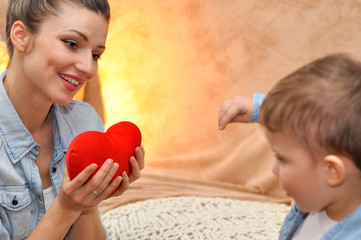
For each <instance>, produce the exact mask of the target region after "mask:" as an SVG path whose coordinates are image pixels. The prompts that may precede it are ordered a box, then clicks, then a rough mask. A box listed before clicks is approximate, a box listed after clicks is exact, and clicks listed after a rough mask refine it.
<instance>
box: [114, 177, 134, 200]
mask: <svg viewBox="0 0 361 240" xmlns="http://www.w3.org/2000/svg"><path fill="white" fill-rule="evenodd" d="M119 178H120V179H122V180H121V183H120V185H119V187H118V189H117V190H116V191H115V192H114V193H113V194H112V195H110V196H111V197H114V196H119V195H121V194H123V193H124V192H125V191H126V190H127V189H128V188H129V185H130V180H129V177H128V175H127V174H126V172H123V174H122V177H119ZM113 182H114V181H113Z"/></svg>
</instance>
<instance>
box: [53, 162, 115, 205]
mask: <svg viewBox="0 0 361 240" xmlns="http://www.w3.org/2000/svg"><path fill="white" fill-rule="evenodd" d="M97 167H98V166H97V165H96V164H95V163H94V164H91V165H89V166H87V167H86V168H85V169H84V170H83V171H82V172H80V173H79V174H78V175H77V176H76V177H75V178H74V179H73V180H70V178H69V175H68V172H67V170H65V172H64V176H63V181H62V184H61V188H60V192H59V194H58V197H57V198H59V201H60V204H61V206H62V207H63V208H64V209H67V210H74V211H83V210H86V209H88V208H91V207H95V206H97V205H98V204H99V203H100V202H101V201H102V200H104V199H105V198H107V197H108V196H109V195H110V194H111V192H112V191H113V190H114V189H115V188H116V187H117V186H118V185H119V184H120V183H121V181H122V177H120V176H118V177H116V178H115V179H114V180H113V181H111V180H112V178H113V176H114V175H115V173H116V171H117V170H118V167H119V164H118V163H113V160H112V159H108V160H106V161H105V162H104V164H103V165H102V166H101V167H100V169H99V170H98V171H97V172H96V174H95V175H94V176H93V177H92V178H91V179H90V180H88V178H89V177H90V175H91V174H92V173H93V172H94V171H95V170H96V169H97Z"/></svg>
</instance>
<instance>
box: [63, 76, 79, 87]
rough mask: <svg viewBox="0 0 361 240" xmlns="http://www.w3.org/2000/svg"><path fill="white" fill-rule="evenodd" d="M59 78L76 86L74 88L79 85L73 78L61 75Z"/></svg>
mask: <svg viewBox="0 0 361 240" xmlns="http://www.w3.org/2000/svg"><path fill="white" fill-rule="evenodd" d="M59 76H60V77H61V78H62V79H64V80H65V81H67V82H68V83H70V84H72V85H74V86H78V85H79V82H78V81H77V80H75V79H73V78H71V77H68V76H65V75H63V74H61V73H59Z"/></svg>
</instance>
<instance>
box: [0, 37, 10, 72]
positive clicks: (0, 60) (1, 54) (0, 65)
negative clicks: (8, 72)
mask: <svg viewBox="0 0 361 240" xmlns="http://www.w3.org/2000/svg"><path fill="white" fill-rule="evenodd" d="M8 61H9V56H8V54H7V51H6V44H5V42H3V41H1V42H0V72H2V71H4V70H5V69H6V66H7V64H8Z"/></svg>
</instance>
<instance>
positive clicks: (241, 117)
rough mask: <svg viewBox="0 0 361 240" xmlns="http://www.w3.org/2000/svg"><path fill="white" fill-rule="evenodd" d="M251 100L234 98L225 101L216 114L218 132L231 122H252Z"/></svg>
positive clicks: (248, 98)
mask: <svg viewBox="0 0 361 240" xmlns="http://www.w3.org/2000/svg"><path fill="white" fill-rule="evenodd" d="M252 111H253V98H252V97H247V96H235V97H234V98H232V99H229V100H227V101H225V102H224V103H223V104H222V105H221V107H220V109H219V114H218V127H219V129H220V130H223V129H225V128H226V126H227V124H229V123H231V122H243V123H250V122H252Z"/></svg>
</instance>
